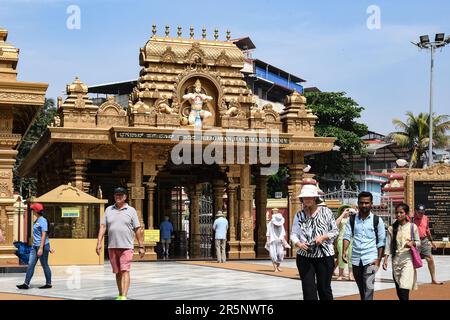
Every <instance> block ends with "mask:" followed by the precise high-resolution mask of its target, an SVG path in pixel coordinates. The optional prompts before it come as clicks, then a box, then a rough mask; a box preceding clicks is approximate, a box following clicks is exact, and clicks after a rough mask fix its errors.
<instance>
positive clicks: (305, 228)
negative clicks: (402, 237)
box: [291, 185, 339, 300]
mask: <svg viewBox="0 0 450 320" xmlns="http://www.w3.org/2000/svg"><path fill="white" fill-rule="evenodd" d="M298 197H299V198H300V199H301V202H302V203H303V210H301V211H299V212H297V213H296V215H295V217H294V222H293V224H292V230H291V241H292V243H293V244H294V245H295V247H297V248H298V251H297V268H298V271H299V274H300V278H301V281H302V290H303V299H304V300H317V299H318V297H317V295H318V296H319V299H320V300H333V292H332V290H331V278H332V276H333V270H334V248H333V242H334V240H335V239H336V238H337V236H338V234H339V230H338V228H337V226H336V221H335V219H334V216H333V213H332V212H331V210H330V209H328V208H326V207H324V206H318V205H317V204H318V201H320V200H319V193H318V189H317V187H316V186H315V185H304V186H303V188H302V190H301V192H300V195H299V196H298Z"/></svg>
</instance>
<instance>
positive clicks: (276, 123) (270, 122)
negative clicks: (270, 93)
mask: <svg viewBox="0 0 450 320" xmlns="http://www.w3.org/2000/svg"><path fill="white" fill-rule="evenodd" d="M262 111H263V113H264V123H265V124H266V128H268V129H281V121H280V114H279V113H278V112H276V111H275V110H273V106H272V105H271V104H270V103H268V104H266V105H264V106H263V108H262Z"/></svg>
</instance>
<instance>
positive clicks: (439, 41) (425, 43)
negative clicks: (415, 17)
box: [411, 33, 450, 167]
mask: <svg viewBox="0 0 450 320" xmlns="http://www.w3.org/2000/svg"><path fill="white" fill-rule="evenodd" d="M411 43H412V44H413V45H415V46H417V47H419V48H420V49H429V50H430V51H431V70H430V124H429V126H430V134H429V140H430V141H429V150H428V166H429V167H431V166H432V165H433V69H434V53H435V51H436V49H438V48H444V47H445V46H446V45H448V44H450V36H449V37H447V39H445V34H444V33H436V36H435V38H434V41H433V42H430V38H429V36H428V35H423V36H420V41H419V42H417V43H416V42H411Z"/></svg>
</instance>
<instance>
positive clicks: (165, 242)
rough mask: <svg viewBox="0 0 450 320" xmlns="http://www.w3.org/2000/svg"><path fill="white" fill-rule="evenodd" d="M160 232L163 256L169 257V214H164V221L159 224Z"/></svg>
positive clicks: (170, 233)
mask: <svg viewBox="0 0 450 320" xmlns="http://www.w3.org/2000/svg"><path fill="white" fill-rule="evenodd" d="M159 230H160V232H161V244H162V247H163V258H164V259H165V258H168V257H169V247H170V243H171V241H172V233H173V225H172V222H170V221H169V216H164V221H163V222H161V224H160V225H159Z"/></svg>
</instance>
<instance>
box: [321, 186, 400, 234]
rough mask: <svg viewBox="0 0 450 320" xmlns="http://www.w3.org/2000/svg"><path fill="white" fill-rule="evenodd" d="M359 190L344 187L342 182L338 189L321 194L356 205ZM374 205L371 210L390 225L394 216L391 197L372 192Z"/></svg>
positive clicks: (329, 198)
mask: <svg viewBox="0 0 450 320" xmlns="http://www.w3.org/2000/svg"><path fill="white" fill-rule="evenodd" d="M359 192H360V190H358V189H356V190H354V189H351V188H346V187H345V182H344V181H343V182H342V185H341V188H340V190H336V189H335V190H334V191H329V192H327V193H325V194H324V195H323V198H324V199H325V200H331V199H333V200H339V201H340V202H341V204H347V205H351V206H356V205H357V204H358V194H359ZM372 195H373V202H374V205H373V207H372V212H373V213H374V214H376V215H378V216H380V217H382V219H383V220H384V222H385V224H386V225H391V223H392V220H393V216H394V204H393V201H392V198H390V197H387V196H383V195H381V194H379V193H375V192H372Z"/></svg>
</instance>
